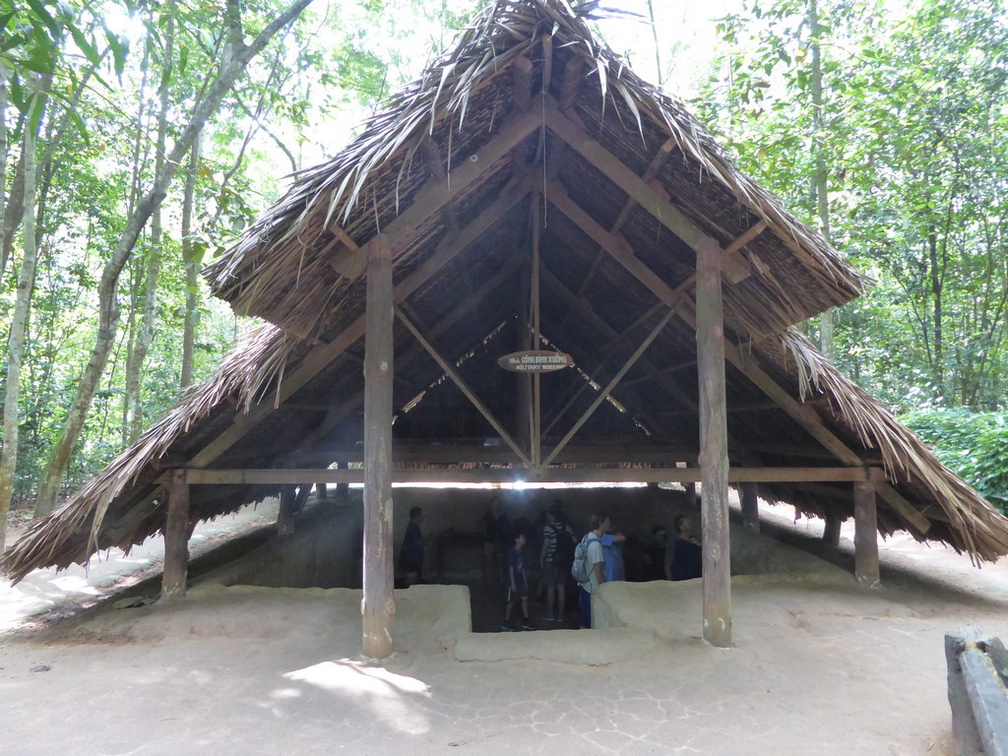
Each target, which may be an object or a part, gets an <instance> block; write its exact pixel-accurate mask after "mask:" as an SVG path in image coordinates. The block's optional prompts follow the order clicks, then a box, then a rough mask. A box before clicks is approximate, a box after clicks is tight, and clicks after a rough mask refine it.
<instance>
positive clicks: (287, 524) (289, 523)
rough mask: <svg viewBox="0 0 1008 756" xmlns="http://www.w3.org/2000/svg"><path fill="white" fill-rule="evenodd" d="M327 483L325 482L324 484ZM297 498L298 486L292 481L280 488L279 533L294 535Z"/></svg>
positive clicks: (281, 534) (280, 534)
mask: <svg viewBox="0 0 1008 756" xmlns="http://www.w3.org/2000/svg"><path fill="white" fill-rule="evenodd" d="M323 485H325V484H323ZM296 499H297V487H296V486H295V485H294V484H293V483H292V484H290V485H286V486H284V487H283V488H281V489H280V510H279V511H278V512H277V535H278V536H280V537H281V538H282V537H283V536H288V535H294V532H295V525H294V502H295V500H296Z"/></svg>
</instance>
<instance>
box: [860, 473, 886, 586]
mask: <svg viewBox="0 0 1008 756" xmlns="http://www.w3.org/2000/svg"><path fill="white" fill-rule="evenodd" d="M854 577H855V578H856V579H857V581H858V582H859V583H861V584H862V585H867V586H868V587H869V588H877V587H878V586H879V584H880V577H879V553H878V514H877V512H876V510H875V484H874V483H871V482H862V483H855V484H854Z"/></svg>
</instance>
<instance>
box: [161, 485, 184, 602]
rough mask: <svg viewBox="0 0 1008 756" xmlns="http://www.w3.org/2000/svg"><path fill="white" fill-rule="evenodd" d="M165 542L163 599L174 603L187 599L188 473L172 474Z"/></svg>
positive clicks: (169, 487) (162, 582)
mask: <svg viewBox="0 0 1008 756" xmlns="http://www.w3.org/2000/svg"><path fill="white" fill-rule="evenodd" d="M164 541H165V550H164V571H163V572H162V576H161V600H162V601H171V600H175V599H179V598H182V597H184V596H185V594H186V576H187V573H188V570H189V483H188V481H187V480H186V471H185V470H172V471H171V473H170V475H169V483H168V512H167V514H166V516H165V524H164Z"/></svg>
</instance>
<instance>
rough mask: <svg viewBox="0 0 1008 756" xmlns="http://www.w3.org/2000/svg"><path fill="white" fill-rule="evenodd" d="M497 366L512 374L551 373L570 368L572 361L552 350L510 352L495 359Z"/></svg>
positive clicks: (562, 353)
mask: <svg viewBox="0 0 1008 756" xmlns="http://www.w3.org/2000/svg"><path fill="white" fill-rule="evenodd" d="M497 364H498V365H500V366H501V367H502V368H504V369H505V370H510V371H511V372H512V373H551V372H553V371H554V370H563V369H564V368H566V367H572V366H573V365H574V360H573V359H571V356H570V355H569V354H565V353H564V352H554V351H553V350H552V349H531V350H528V351H525V352H512V353H511V354H505V355H504V356H503V357H500V358H498V359H497Z"/></svg>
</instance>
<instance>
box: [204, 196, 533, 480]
mask: <svg viewBox="0 0 1008 756" xmlns="http://www.w3.org/2000/svg"><path fill="white" fill-rule="evenodd" d="M528 191H529V190H528V188H527V187H526V186H525V185H524V183H523V182H517V183H516V184H515V185H514V186H510V187H506V188H505V189H504V191H502V192H501V194H500V195H499V196H498V198H497V199H496V200H494V202H492V203H491V204H490V205H489V206H488V207H487V208H486V209H485V210H484V211H483V212H482V213H480V214H479V215H478V216H477V217H476V218H475V219H474V220H473V221H472V222H470V223H469V224H468V225H466V227H465V228H463V229H462V230H460V231H459V232H458V233H455V234H451V235H450V236H449V237H446V238H445V239H442V240H441V242H440V243H439V244H438V247H437V249H436V250H435V252H434V254H433V255H431V257H430V258H428V260H427V261H426V262H424V263H423V264H422V265H421V266H420V267H419V268H418V269H417V270H416V271H414V272H413V273H411V274H410V275H409V276H408V277H407V278H406V279H405V280H404V281H402V282H401V283H400V284H399V285H398V286H396V287H395V291H394V299H395V301H396V302H402V301H404V300H406V299H407V298H408V297H409V296H410V295H411V294H413V292H415V291H416V290H417V289H419V288H420V287H421V286H423V285H424V284H426V283H427V282H428V281H429V280H430V279H432V278H433V277H434V276H435V275H436V274H437V273H438V272H440V271H441V269H442V268H444V267H445V266H446V265H448V263H450V262H451V261H452V260H454V259H455V258H456V257H457V256H458V255H459V254H461V253H462V252H463V251H464V250H465V249H467V248H468V247H469V245H470V244H472V243H473V242H474V241H475V240H476V239H478V238H479V237H480V236H481V235H482V234H483V232H485V231H486V230H487V229H488V228H490V227H491V226H493V224H494V223H496V222H497V221H498V220H499V219H500V218H501V217H502V216H503V215H504V214H505V213H507V212H508V211H509V210H510V209H511V208H512V207H514V206H515V205H516V204H517V203H518V202H520V201H521V200H522V199H523V198H524V197H525V195H526V194H528ZM364 327H365V320H364V317H360V318H358V319H357V320H355V321H354V322H353V323H351V324H350V325H349V326H347V327H346V328H345V329H344V330H343V331H342V332H341V333H340V334H339V335H338V336H336V338H334V339H333V340H332V341H330V342H329V343H327V344H322V345H320V346H318V347H315V348H314V349H312V351H310V352H309V353H308V354H307V355H306V356H305V358H304V359H303V360H302V361H301V364H300V365H298V367H297V368H295V369H294V370H293V371H291V372H290V373H289V374H287V375H285V376H284V379H283V381H282V382H281V384H280V386H279V387H278V389H277V393H276V400H275V403H274V404H269V403H266V402H261V403H259V404H257V405H255V406H254V407H253V408H252V409H251V410H250V411H249V412H248V413H240V414H238V415H237V416H236V417H235V419H234V420H233V421H232V424H231V425H230V426H228V427H227V428H226V429H225V430H224V431H222V432H221V433H220V434H219V435H218V436H217V437H216V438H215V439H214V440H213V441H211V442H210V443H209V444H207V446H205V447H204V448H203V449H202V450H201V451H200V452H199V453H198V454H197V455H196V456H194V457H193V458H192V460H191V461H190V463H189V464H190V466H191V467H206V466H208V465H210V464H211V463H213V461H214V460H216V459H217V458H218V457H220V455H221V454H223V453H224V452H226V451H227V450H228V449H230V448H231V447H232V446H233V445H234V444H235V443H237V442H238V441H239V440H240V439H241V438H242V437H244V436H245V434H246V433H248V432H249V431H250V430H252V429H253V428H255V427H256V426H257V425H258V424H259V423H260V422H262V421H263V419H264V418H266V417H267V416H268V415H269V414H270V413H271V412H272V411H273V409H274V406H279V405H280V404H282V403H283V402H285V401H286V400H287V399H288V398H290V397H291V396H292V395H293V394H294V393H295V392H296V391H298V390H299V389H300V388H302V387H303V386H304V385H305V384H306V383H308V381H310V380H311V379H312V378H314V377H315V376H316V375H318V374H319V373H320V372H321V371H322V370H323V369H325V368H326V367H327V366H328V365H329V364H330V363H331V362H332V361H333V360H335V359H336V358H337V357H338V356H339V355H341V354H342V353H343V352H344V351H346V350H347V349H348V348H349V347H350V346H351V345H352V344H354V343H355V342H356V341H357V340H358V339H360V338H361V337H362V336H363V335H364Z"/></svg>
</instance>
